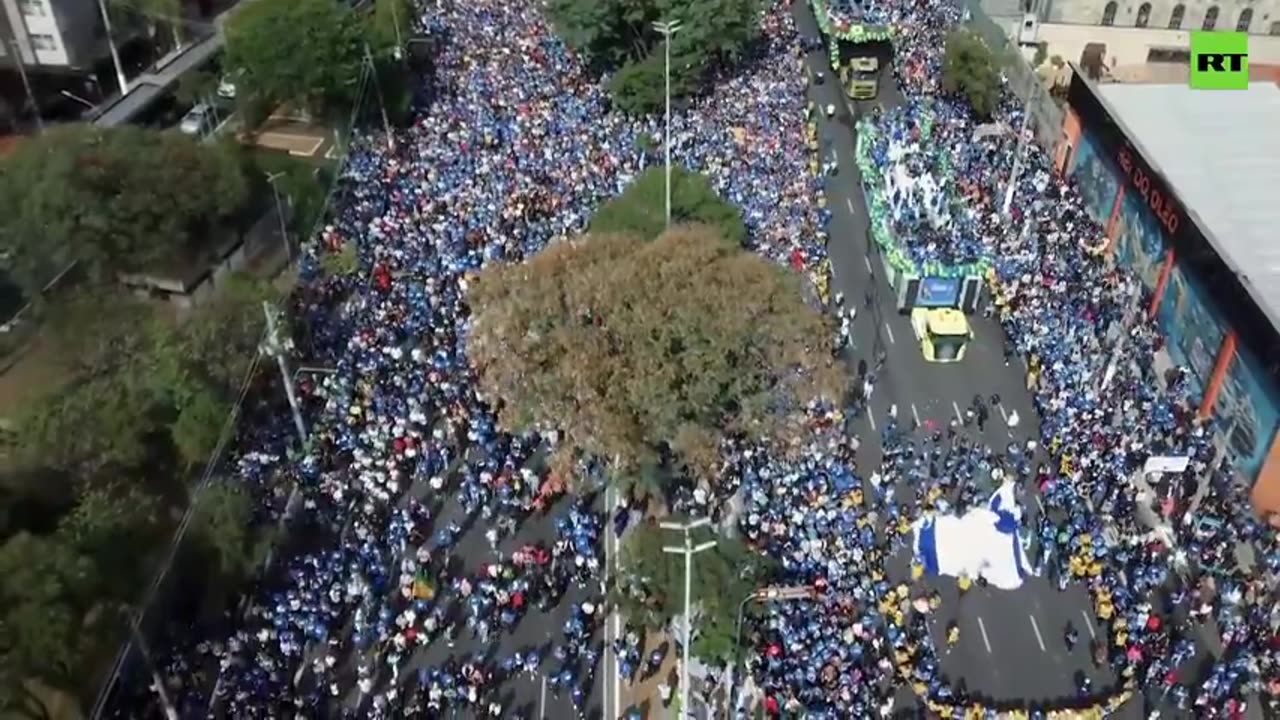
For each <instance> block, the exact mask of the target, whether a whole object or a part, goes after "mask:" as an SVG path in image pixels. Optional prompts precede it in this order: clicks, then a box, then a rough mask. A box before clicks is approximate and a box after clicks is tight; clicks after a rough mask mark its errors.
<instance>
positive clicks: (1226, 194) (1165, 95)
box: [1097, 82, 1280, 328]
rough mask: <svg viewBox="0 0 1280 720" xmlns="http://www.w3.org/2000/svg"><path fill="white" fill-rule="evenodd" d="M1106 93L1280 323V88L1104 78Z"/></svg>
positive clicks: (1255, 295) (1136, 141) (1189, 208)
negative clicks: (1218, 87) (1110, 81)
mask: <svg viewBox="0 0 1280 720" xmlns="http://www.w3.org/2000/svg"><path fill="white" fill-rule="evenodd" d="M1097 87H1098V92H1099V94H1100V95H1101V97H1102V99H1103V100H1104V102H1105V103H1106V104H1107V105H1108V106H1109V110H1110V111H1111V115H1112V117H1114V118H1115V119H1116V120H1117V121H1118V122H1119V123H1120V124H1121V125H1122V126H1124V127H1125V128H1126V130H1127V135H1128V136H1129V138H1130V141H1131V142H1133V143H1134V144H1135V145H1136V146H1138V148H1139V150H1140V151H1141V152H1142V154H1143V156H1144V157H1145V158H1146V159H1147V161H1148V162H1150V163H1152V164H1153V165H1155V166H1156V169H1158V170H1159V171H1160V172H1161V173H1162V174H1163V175H1164V177H1165V178H1166V179H1167V180H1168V181H1169V183H1170V184H1171V185H1172V186H1173V188H1172V189H1173V191H1174V192H1175V193H1176V194H1177V195H1178V198H1179V200H1180V201H1181V204H1182V205H1183V207H1184V208H1185V209H1186V211H1187V214H1188V215H1189V216H1191V217H1192V218H1194V219H1195V220H1196V221H1197V223H1198V224H1199V225H1200V228H1201V230H1203V231H1204V233H1205V235H1206V236H1207V237H1208V239H1209V241H1210V243H1212V244H1213V245H1214V247H1215V248H1216V249H1217V251H1218V254H1219V255H1220V256H1221V257H1222V259H1223V261H1224V262H1226V264H1227V266H1228V267H1229V268H1231V270H1232V271H1233V272H1234V273H1235V274H1236V275H1237V276H1238V277H1239V278H1240V280H1241V283H1242V284H1243V285H1244V286H1245V288H1247V289H1248V291H1249V292H1250V294H1252V295H1253V298H1254V300H1255V301H1256V302H1257V303H1258V305H1259V307H1261V308H1262V310H1263V311H1264V312H1265V313H1266V314H1267V315H1268V317H1269V318H1270V319H1271V322H1272V324H1273V325H1275V326H1276V327H1277V328H1280V241H1277V235H1276V232H1277V230H1276V229H1277V228H1280V195H1277V188H1280V133H1277V132H1276V128H1277V127H1280V87H1277V86H1276V85H1275V84H1274V83H1270V82H1260V83H1250V84H1249V89H1248V90H1247V91H1245V92H1230V91H1224V90H1219V91H1206V90H1192V89H1191V88H1190V87H1189V86H1187V85H1182V84H1176V85H1172V84H1171V85H1165V84H1156V85H1149V84H1105V85H1099V86H1097Z"/></svg>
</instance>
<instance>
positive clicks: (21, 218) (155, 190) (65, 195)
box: [0, 125, 247, 295]
mask: <svg viewBox="0 0 1280 720" xmlns="http://www.w3.org/2000/svg"><path fill="white" fill-rule="evenodd" d="M246 196H247V185H246V180H245V177H244V175H243V173H242V171H241V167H240V163H239V160H238V158H237V157H236V154H235V153H234V152H232V151H231V150H230V149H229V148H227V147H224V146H221V145H206V144H201V143H198V142H196V141H195V140H193V139H191V138H189V137H187V136H185V135H182V134H181V133H159V132H155V131H152V130H147V129H144V128H138V127H132V126H125V127H120V128H109V129H108V128H97V127H93V126H90V125H67V126H62V127H58V128H54V129H52V130H49V131H48V132H46V133H44V134H42V135H40V136H38V137H36V138H33V139H32V140H30V141H29V142H26V143H23V144H22V145H20V146H19V147H18V149H17V151H15V152H14V154H13V155H11V156H10V157H9V158H8V159H7V160H6V161H5V168H4V172H3V173H0V247H4V248H6V249H7V250H9V251H10V252H9V254H8V257H7V260H4V262H7V263H8V264H9V265H10V266H11V269H12V271H13V272H12V274H13V277H14V278H15V279H17V280H18V281H19V282H21V283H22V284H23V285H24V286H25V287H26V288H27V289H28V290H30V291H34V290H36V289H39V288H40V287H41V286H43V284H44V283H45V282H47V281H48V280H49V279H50V278H51V277H52V276H53V275H54V274H55V273H57V272H58V271H59V270H61V269H62V268H63V267H65V266H66V265H67V264H68V263H70V262H71V261H72V260H79V261H80V262H81V263H82V265H83V266H84V267H85V268H87V269H88V270H89V271H90V273H91V274H92V275H93V276H94V277H97V278H110V277H112V276H113V274H114V273H115V272H117V271H128V270H135V269H139V268H143V267H149V266H151V265H153V264H156V263H160V262H164V261H167V260H170V259H174V260H177V259H183V258H186V257H188V256H189V255H190V254H192V253H193V252H195V251H196V249H197V248H198V247H200V246H201V245H203V244H204V242H205V241H207V239H208V238H209V237H210V233H212V232H216V231H217V230H219V229H220V228H221V227H222V224H223V222H224V221H225V219H226V218H227V217H228V216H230V215H231V214H232V213H233V212H235V211H236V210H238V209H240V208H241V207H242V206H243V204H244V201H245V198H246ZM30 294H32V295H34V294H35V293H34V292H31V293H30Z"/></svg>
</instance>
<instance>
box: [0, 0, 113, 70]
mask: <svg viewBox="0 0 1280 720" xmlns="http://www.w3.org/2000/svg"><path fill="white" fill-rule="evenodd" d="M0 40H3V42H2V43H0V45H2V46H3V47H0V58H2V59H0V64H3V65H5V66H9V65H12V63H13V62H14V60H15V59H20V60H21V61H22V63H23V65H25V66H26V67H27V68H28V69H29V70H32V69H34V70H37V71H46V72H58V71H73V72H74V71H87V70H89V69H91V68H92V66H93V65H94V64H95V63H96V62H97V61H99V60H101V59H102V58H104V57H106V56H107V52H108V51H107V42H106V32H105V30H104V29H103V22H102V15H101V12H100V10H99V6H98V3H97V2H96V0H0Z"/></svg>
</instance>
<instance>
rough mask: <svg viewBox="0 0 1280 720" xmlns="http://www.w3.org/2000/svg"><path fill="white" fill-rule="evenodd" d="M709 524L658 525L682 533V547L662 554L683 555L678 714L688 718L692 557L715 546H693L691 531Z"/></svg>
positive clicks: (665, 549) (705, 521)
mask: <svg viewBox="0 0 1280 720" xmlns="http://www.w3.org/2000/svg"><path fill="white" fill-rule="evenodd" d="M710 524H711V518H705V517H704V518H699V519H697V520H690V521H689V522H687V523H674V522H664V523H661V524H660V525H659V527H661V528H662V529H664V530H679V531H681V532H683V533H684V545H677V546H663V548H662V552H664V553H671V554H673V555H684V628H683V635H684V640H683V641H682V642H683V645H684V653H683V657H681V658H680V714H681V715H683V716H684V717H688V716H689V714H690V708H689V695H690V694H689V642H690V640H689V636H690V635H691V633H690V628H692V627H693V610H692V606H693V556H694V555H697V554H698V553H700V552H702V551H704V550H710V549H711V548H713V547H715V546H716V541H715V540H708V541H706V542H704V543H702V544H701V545H694V544H693V531H694V530H697V529H698V528H700V527H704V526H706V525H710ZM682 720H683V719H682Z"/></svg>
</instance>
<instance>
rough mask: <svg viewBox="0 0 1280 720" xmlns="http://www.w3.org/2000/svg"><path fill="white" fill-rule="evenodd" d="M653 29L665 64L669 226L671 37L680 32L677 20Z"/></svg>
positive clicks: (669, 212) (665, 147) (665, 150)
mask: <svg viewBox="0 0 1280 720" xmlns="http://www.w3.org/2000/svg"><path fill="white" fill-rule="evenodd" d="M653 29H654V30H657V31H658V33H659V34H660V35H662V38H663V42H662V44H663V48H664V49H663V52H664V54H665V55H666V63H665V64H664V65H663V66H662V67H663V70H662V80H663V84H664V86H665V87H666V90H665V95H666V99H667V123H666V131H665V134H664V137H663V140H662V150H663V152H664V153H666V156H667V225H668V226H670V225H671V36H672V35H675V34H676V32H677V31H679V30H680V21H679V20H663V21H661V22H656V23H654V24H653Z"/></svg>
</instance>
